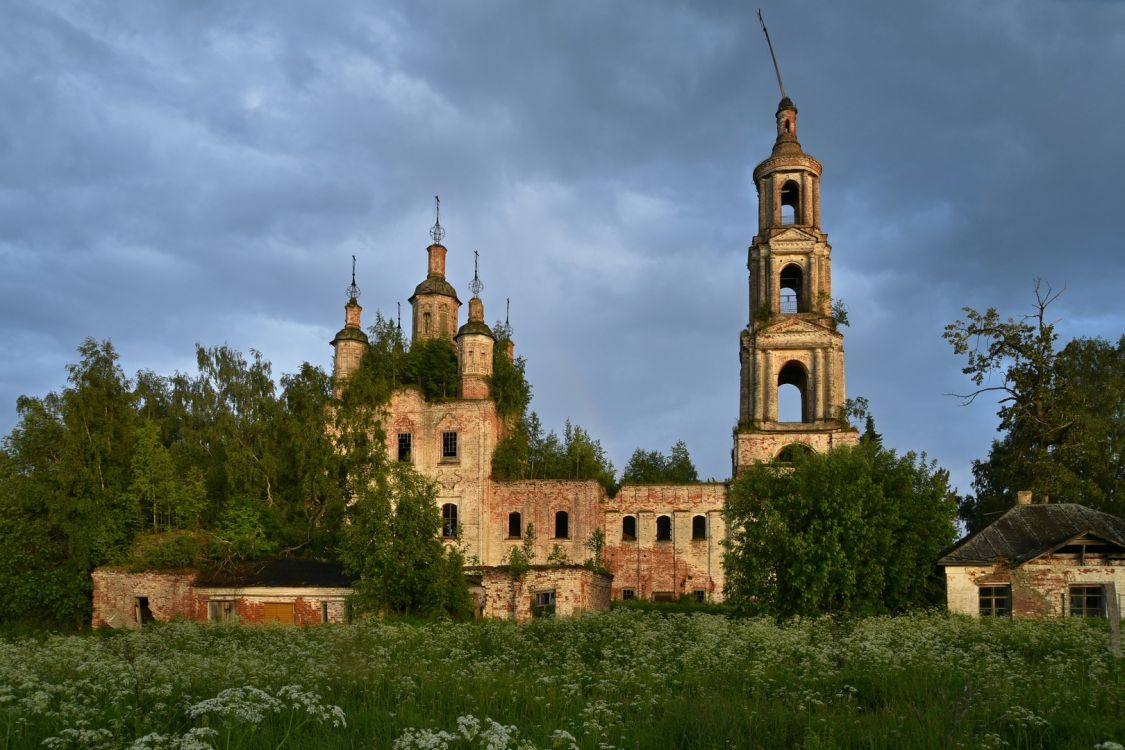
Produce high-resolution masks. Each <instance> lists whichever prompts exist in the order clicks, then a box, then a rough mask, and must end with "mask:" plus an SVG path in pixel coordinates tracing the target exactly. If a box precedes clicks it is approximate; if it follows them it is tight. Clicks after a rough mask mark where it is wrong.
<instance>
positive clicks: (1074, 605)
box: [938, 492, 1125, 618]
mask: <svg viewBox="0 0 1125 750" xmlns="http://www.w3.org/2000/svg"><path fill="white" fill-rule="evenodd" d="M938 565H940V566H942V567H943V568H945V583H946V600H947V602H948V605H949V610H950V611H951V612H959V613H962V614H967V615H972V616H974V617H976V616H981V617H988V616H992V617H1107V616H1112V617H1117V618H1120V616H1121V615H1120V613H1121V600H1120V598H1121V596H1122V595H1123V594H1125V519H1122V518H1118V517H1117V516H1113V515H1110V514H1108V513H1103V512H1101V511H1097V510H1093V509H1092V508H1087V507H1086V506H1084V505H1077V504H1074V503H1056V504H1047V503H1039V504H1032V503H1031V498H1030V493H1025V492H1021V493H1020V500H1019V503H1018V504H1017V505H1016V506H1015V507H1013V508H1012V509H1011V510H1009V511H1008V512H1007V513H1005V514H1004V515H1003V516H1001V517H1000V518H998V519H997V520H996V521H994V522H993V523H992V524H990V525H989V526H987V527H985V528H983V529H981V530H980V531H978V532H976V533H975V534H970V535H969V536H968V537H966V538H965V539H963V540H961V541H960V542H958V543H957V545H956V546H954V547H953V549H952V550H950V551H949V553H948V554H946V555H945V556H944V557H942V558H941V559H940V560H939V561H938Z"/></svg>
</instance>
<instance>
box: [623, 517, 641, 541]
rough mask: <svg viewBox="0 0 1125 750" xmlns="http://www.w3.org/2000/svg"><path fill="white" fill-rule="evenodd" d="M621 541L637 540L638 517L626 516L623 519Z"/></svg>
mask: <svg viewBox="0 0 1125 750" xmlns="http://www.w3.org/2000/svg"><path fill="white" fill-rule="evenodd" d="M621 541H623V542H635V541H637V517H636V516H625V517H624V518H622V519H621Z"/></svg>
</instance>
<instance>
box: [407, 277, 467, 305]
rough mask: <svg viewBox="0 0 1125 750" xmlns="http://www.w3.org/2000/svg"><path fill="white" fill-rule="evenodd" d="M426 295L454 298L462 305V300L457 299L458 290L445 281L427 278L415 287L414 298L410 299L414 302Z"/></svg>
mask: <svg viewBox="0 0 1125 750" xmlns="http://www.w3.org/2000/svg"><path fill="white" fill-rule="evenodd" d="M424 294H440V295H442V296H444V297H452V298H453V299H455V300H457V303H458V304H460V303H461V300H459V299H457V290H456V289H454V288H453V285H452V284H450V283H449V282H448V281H446V280H445V279H442V278H437V277H434V276H431V277H429V278H427V279H426V280H425V281H423V282H422V283H421V284H419V285H418V286H417V287H415V289H414V296H412V297H411V298H410V301H413V300H414V297H420V296H422V295H424Z"/></svg>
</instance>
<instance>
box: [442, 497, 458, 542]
mask: <svg viewBox="0 0 1125 750" xmlns="http://www.w3.org/2000/svg"><path fill="white" fill-rule="evenodd" d="M441 535H442V536H444V537H446V538H450V537H455V536H457V506H456V505H454V504H453V503H446V504H445V505H443V506H441Z"/></svg>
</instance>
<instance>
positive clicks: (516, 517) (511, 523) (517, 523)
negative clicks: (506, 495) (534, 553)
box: [508, 511, 523, 539]
mask: <svg viewBox="0 0 1125 750" xmlns="http://www.w3.org/2000/svg"><path fill="white" fill-rule="evenodd" d="M522 532H523V523H522V519H521V518H520V514H519V513H516V512H514V511H513V512H512V513H509V514H508V536H509V537H511V538H513V539H514V538H516V537H519V536H523V533H522Z"/></svg>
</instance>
